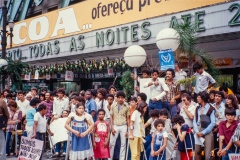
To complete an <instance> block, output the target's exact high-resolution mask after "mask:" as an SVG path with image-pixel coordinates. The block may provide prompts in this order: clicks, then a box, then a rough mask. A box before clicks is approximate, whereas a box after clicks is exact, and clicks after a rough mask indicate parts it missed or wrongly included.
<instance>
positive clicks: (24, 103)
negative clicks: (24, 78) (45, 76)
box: [17, 91, 30, 118]
mask: <svg viewBox="0 0 240 160" xmlns="http://www.w3.org/2000/svg"><path fill="white" fill-rule="evenodd" d="M18 99H19V100H18V101H17V105H18V107H19V110H21V111H22V117H23V118H24V117H25V116H26V111H27V110H28V109H29V107H30V106H29V101H28V100H26V99H25V97H24V93H23V91H18Z"/></svg>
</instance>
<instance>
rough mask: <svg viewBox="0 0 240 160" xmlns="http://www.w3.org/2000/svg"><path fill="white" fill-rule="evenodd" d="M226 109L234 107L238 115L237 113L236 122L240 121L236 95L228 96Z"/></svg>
mask: <svg viewBox="0 0 240 160" xmlns="http://www.w3.org/2000/svg"><path fill="white" fill-rule="evenodd" d="M225 107H226V108H231V107H233V108H234V109H235V110H236V113H237V115H236V117H235V120H238V117H239V114H240V112H239V106H238V101H237V98H236V97H235V96H234V95H232V94H229V95H227V97H226V104H225Z"/></svg>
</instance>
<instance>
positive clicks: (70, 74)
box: [65, 71, 74, 81]
mask: <svg viewBox="0 0 240 160" xmlns="http://www.w3.org/2000/svg"><path fill="white" fill-rule="evenodd" d="M73 78H74V74H73V72H72V71H66V72H65V81H73Z"/></svg>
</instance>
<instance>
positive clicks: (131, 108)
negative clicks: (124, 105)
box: [129, 106, 135, 118]
mask: <svg viewBox="0 0 240 160" xmlns="http://www.w3.org/2000/svg"><path fill="white" fill-rule="evenodd" d="M129 109H130V118H131V117H132V114H133V112H134V111H135V108H133V107H132V106H130V107H129Z"/></svg>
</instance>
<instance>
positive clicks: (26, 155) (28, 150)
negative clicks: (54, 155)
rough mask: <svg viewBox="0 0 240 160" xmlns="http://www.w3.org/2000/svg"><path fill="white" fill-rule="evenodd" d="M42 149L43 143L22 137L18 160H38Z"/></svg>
mask: <svg viewBox="0 0 240 160" xmlns="http://www.w3.org/2000/svg"><path fill="white" fill-rule="evenodd" d="M42 149H43V141H40V140H37V139H31V138H28V137H23V136H22V138H21V144H20V151H19V155H18V160H33V159H34V160H39V159H40V156H41V154H42Z"/></svg>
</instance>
